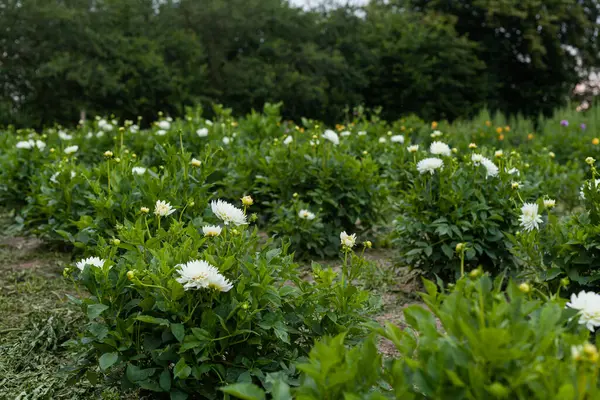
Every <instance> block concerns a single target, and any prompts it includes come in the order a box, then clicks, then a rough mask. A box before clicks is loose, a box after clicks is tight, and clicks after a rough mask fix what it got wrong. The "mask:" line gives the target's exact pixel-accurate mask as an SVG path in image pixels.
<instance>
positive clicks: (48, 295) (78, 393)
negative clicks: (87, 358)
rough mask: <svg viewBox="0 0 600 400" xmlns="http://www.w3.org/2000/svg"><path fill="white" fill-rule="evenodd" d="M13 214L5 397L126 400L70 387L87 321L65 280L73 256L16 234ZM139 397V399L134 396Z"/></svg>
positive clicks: (2, 311) (3, 253)
mask: <svg viewBox="0 0 600 400" xmlns="http://www.w3.org/2000/svg"><path fill="white" fill-rule="evenodd" d="M8 219H9V216H8V215H6V214H3V215H2V216H0V228H1V231H2V232H4V235H6V234H8V235H9V236H0V315H1V316H2V318H0V399H1V400H5V399H6V400H9V399H10V400H25V399H27V400H33V399H53V400H54V399H69V400H78V399H92V398H94V399H96V398H100V399H122V398H126V397H123V396H122V395H120V394H119V391H118V389H117V388H114V387H112V388H111V387H106V386H93V385H92V384H91V383H90V382H89V381H87V380H85V379H83V380H81V381H80V382H77V383H75V384H71V383H69V382H68V378H69V376H68V374H67V372H66V371H65V369H67V368H68V367H69V365H70V364H71V363H72V362H73V360H74V359H75V358H74V353H75V349H74V348H73V347H71V346H68V341H69V340H71V339H74V338H77V335H78V331H79V329H80V328H81V327H82V325H83V323H84V322H85V321H84V319H83V315H82V313H81V312H80V310H79V309H78V308H77V307H76V306H74V305H73V304H71V303H70V302H69V301H68V299H67V296H66V295H67V294H68V293H70V292H71V291H72V286H71V285H70V283H69V282H67V281H66V280H65V279H64V278H63V277H62V270H63V267H64V265H65V264H66V263H67V262H68V261H69V255H68V254H64V253H56V252H52V251H50V250H49V249H47V248H45V246H44V244H43V243H42V242H40V241H39V240H37V239H33V238H22V237H15V236H12V235H13V234H14V231H12V230H11V227H10V224H8ZM130 398H132V399H133V398H139V397H137V396H136V397H130Z"/></svg>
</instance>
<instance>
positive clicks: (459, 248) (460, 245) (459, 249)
mask: <svg viewBox="0 0 600 400" xmlns="http://www.w3.org/2000/svg"><path fill="white" fill-rule="evenodd" d="M466 247H467V244H466V243H458V244H457V245H456V252H457V253H462V252H463V251H464V250H465V248H466Z"/></svg>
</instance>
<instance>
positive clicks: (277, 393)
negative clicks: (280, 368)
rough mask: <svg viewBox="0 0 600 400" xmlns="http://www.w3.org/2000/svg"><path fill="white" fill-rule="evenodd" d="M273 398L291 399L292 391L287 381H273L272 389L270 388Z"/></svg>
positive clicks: (279, 399) (277, 399)
mask: <svg viewBox="0 0 600 400" xmlns="http://www.w3.org/2000/svg"><path fill="white" fill-rule="evenodd" d="M271 394H272V395H273V400H292V393H291V391H290V387H289V386H288V384H287V383H285V382H283V381H280V380H278V381H275V382H274V383H273V389H271Z"/></svg>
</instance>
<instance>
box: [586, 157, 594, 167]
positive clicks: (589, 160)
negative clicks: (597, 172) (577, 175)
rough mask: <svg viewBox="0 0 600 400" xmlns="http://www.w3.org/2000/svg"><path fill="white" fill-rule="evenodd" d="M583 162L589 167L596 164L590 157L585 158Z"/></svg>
mask: <svg viewBox="0 0 600 400" xmlns="http://www.w3.org/2000/svg"><path fill="white" fill-rule="evenodd" d="M585 162H586V163H587V164H589V165H592V164H594V163H595V162H596V160H594V159H593V158H592V157H587V158H586V159H585Z"/></svg>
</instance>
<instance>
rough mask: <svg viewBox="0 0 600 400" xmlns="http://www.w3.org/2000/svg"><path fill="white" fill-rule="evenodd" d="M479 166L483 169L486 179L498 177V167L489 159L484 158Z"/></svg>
mask: <svg viewBox="0 0 600 400" xmlns="http://www.w3.org/2000/svg"><path fill="white" fill-rule="evenodd" d="M481 165H483V166H484V167H485V170H486V178H489V177H494V176H498V171H499V170H498V167H497V166H496V164H494V163H493V162H492V161H491V160H490V159H488V158H485V157H484V158H483V160H481Z"/></svg>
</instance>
